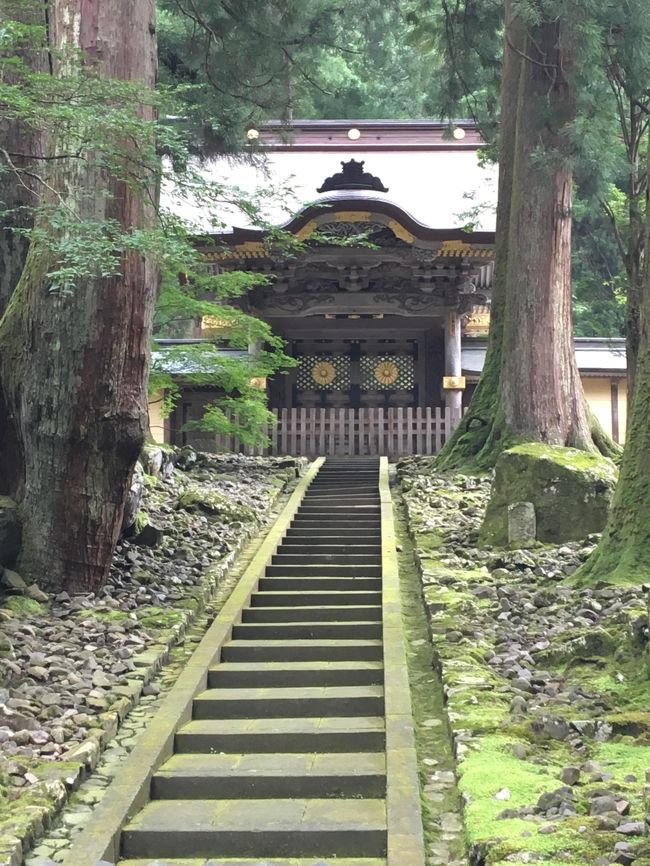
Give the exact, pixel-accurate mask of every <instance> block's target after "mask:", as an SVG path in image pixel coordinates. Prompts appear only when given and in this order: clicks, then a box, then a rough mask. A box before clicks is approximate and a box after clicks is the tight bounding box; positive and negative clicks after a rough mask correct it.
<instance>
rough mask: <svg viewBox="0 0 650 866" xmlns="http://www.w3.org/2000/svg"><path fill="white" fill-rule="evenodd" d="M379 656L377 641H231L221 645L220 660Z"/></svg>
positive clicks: (378, 658) (324, 659)
mask: <svg viewBox="0 0 650 866" xmlns="http://www.w3.org/2000/svg"><path fill="white" fill-rule="evenodd" d="M382 659H383V647H382V642H381V641H379V640H328V641H324V640H320V641H316V640H285V641H273V640H270V641H263V640H253V641H250V640H232V641H229V642H228V643H227V644H225V646H223V647H222V648H221V660H222V661H224V662H240V661H242V662H250V661H268V662H294V661H305V662H329V661H350V662H351V661H364V662H375V661H381V660H382Z"/></svg>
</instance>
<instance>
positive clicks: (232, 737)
mask: <svg viewBox="0 0 650 866" xmlns="http://www.w3.org/2000/svg"><path fill="white" fill-rule="evenodd" d="M378 472H379V461H378V460H376V459H366V458H355V459H348V460H346V459H342V458H341V459H331V458H330V459H328V460H327V461H326V463H325V465H324V466H323V468H322V469H321V471H320V472H319V474H318V475H317V477H316V479H315V480H314V482H313V483H312V485H311V487H310V488H309V490H308V492H307V494H306V496H305V498H304V500H303V502H302V504H301V506H300V508H299V510H298V512H297V514H296V516H295V517H294V519H293V521H292V523H291V526H290V528H289V529H288V531H287V534H286V537H285V539H284V541H283V543H282V545H281V546H280V547H279V548H278V550H277V553H276V554H275V555H274V556H273V560H272V562H271V564H270V565H268V566H267V568H266V573H265V576H264V577H262V578H261V579H260V582H259V588H258V591H257V592H256V593H255V594H254V595H253V596H252V597H251V600H250V605H249V606H248V607H246V608H245V609H244V611H243V613H242V620H241V623H240V624H237V625H235V626H234V628H233V632H232V638H231V640H230V641H229V642H228V643H227V644H225V645H224V647H223V649H222V652H221V661H220V663H219V664H218V665H216V666H215V667H214V668H213V669H211V670H210V672H209V677H208V688H207V689H206V690H205V691H204V692H202V693H200V694H198V695H197V696H196V697H195V699H194V704H193V714H192V721H191V722H189V723H188V724H186V725H185V726H184V727H182V728H181V729H180V730H179V731H178V732H177V734H176V737H175V750H174V754H173V756H172V757H171V758H170V759H169V760H168V761H167V762H166V763H164V764H163V765H162V767H161V768H160V769H159V770H158V771H157V772H156V773H155V775H154V777H153V780H152V786H151V800H150V802H149V803H148V804H147V805H146V806H145V807H144V809H142V811H141V812H140V813H139V814H137V815H136V816H135V818H133V819H132V820H131V822H130V823H128V824H127V825H126V827H125V828H124V830H123V832H122V856H123V857H124V858H126V859H123V860H121V861H120V864H121V866H148V864H150V863H151V862H152V860H160V861H162V862H163V863H170V864H172V866H203V864H205V863H206V860H208V861H209V864H210V866H244V864H248V866H252V864H258V863H260V862H262V863H264V866H267V863H268V864H273V866H275V864H278V866H289V864H291V866H313V864H316V863H318V864H321V863H323V862H324V863H327V864H329V863H330V860H331V863H332V866H334V864H336V866H384V864H385V863H386V847H387V822H386V756H385V742H386V738H385V720H384V689H383V682H384V670H383V644H382V579H381V576H382V558H381V517H380V499H379V492H378Z"/></svg>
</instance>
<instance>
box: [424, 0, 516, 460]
mask: <svg viewBox="0 0 650 866" xmlns="http://www.w3.org/2000/svg"><path fill="white" fill-rule="evenodd" d="M506 20H510V21H512V10H511V2H510V0H507V2H506ZM511 26H513V27H516V26H519V25H518V24H517V23H513V24H511ZM520 75H521V57H520V56H519V55H518V54H516V53H515V52H514V51H513V50H512V49H511V47H510V46H509V45H508V42H507V41H506V42H505V44H504V47H503V71H502V74H501V107H502V108H501V119H500V123H499V188H498V200H497V220H496V235H495V251H494V256H495V259H494V279H493V281H492V306H491V311H490V333H489V336H488V346H487V353H486V356H485V365H484V367H483V373H482V375H481V378H480V380H479V382H478V385H477V386H476V389H475V391H474V394H473V396H472V400H471V402H470V405H469V409H468V411H467V413H466V415H465V417H464V419H463V420H462V422H461V424H460V425H459V427H458V428H457V429H456V432H455V433H454V435H453V436H452V437H451V439H450V440H449V441H448V442H447V443H446V444H445V446H444V448H443V449H442V451H441V452H440V455H439V457H438V460H437V465H438V468H440V469H441V470H446V469H457V468H459V467H460V466H463V465H464V464H467V463H477V465H479V466H481V465H482V461H481V458H480V456H479V455H480V454H481V451H482V449H483V448H484V446H485V443H486V442H487V441H488V439H489V438H490V436H491V433H492V428H493V425H494V421H495V417H496V410H497V405H498V403H497V395H498V388H499V376H500V372H501V351H502V346H503V323H504V318H505V316H504V313H505V303H506V274H507V270H508V258H509V255H508V248H509V242H510V237H509V231H508V227H509V225H510V207H511V200H512V180H513V171H512V168H513V165H514V160H515V141H516V115H515V112H514V111H511V110H509V109H508V108H507V107H508V106H511V105H514V104H516V99H517V92H518V88H519V78H520Z"/></svg>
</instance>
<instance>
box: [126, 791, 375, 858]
mask: <svg viewBox="0 0 650 866" xmlns="http://www.w3.org/2000/svg"><path fill="white" fill-rule="evenodd" d="M217 852H218V853H219V856H220V857H259V858H260V859H261V858H269V857H276V856H280V857H312V856H313V857H322V856H323V852H327V855H328V856H329V857H351V856H355V857H358V856H371V857H383V856H385V854H386V806H385V803H384V801H383V800H370V799H364V800H356V799H350V800H320V799H314V800H304V799H278V800H216V801H215V800H158V801H153V802H150V803H148V804H147V805H146V806H145V808H144V809H143V810H142V811H141V812H140V813H139V814H138V815H136V817H135V818H134V819H133V820H132V821H131V822H130V823H129V824H127V826H126V827H125V829H124V831H123V833H122V853H123V855H125V856H126V857H145V856H146V857H150V858H151V859H155V858H162V857H188V856H189V857H211V856H214V855H215V854H216V853H217Z"/></svg>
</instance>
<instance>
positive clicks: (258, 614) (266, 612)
mask: <svg viewBox="0 0 650 866" xmlns="http://www.w3.org/2000/svg"><path fill="white" fill-rule="evenodd" d="M381 614H382V609H381V606H380V605H367V606H364V607H353V606H352V605H350V604H344V605H339V606H337V607H334V606H330V607H325V606H318V607H307V606H306V605H299V606H295V605H292V606H289V607H278V606H275V607H248V608H246V610H244V611H242V620H241V621H242V623H254V622H255V623H260V622H381Z"/></svg>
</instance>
